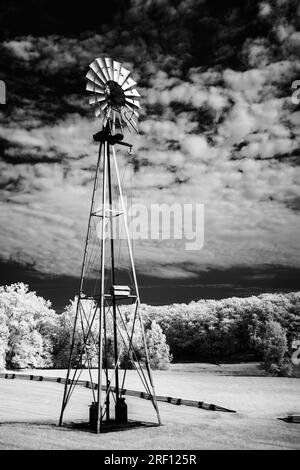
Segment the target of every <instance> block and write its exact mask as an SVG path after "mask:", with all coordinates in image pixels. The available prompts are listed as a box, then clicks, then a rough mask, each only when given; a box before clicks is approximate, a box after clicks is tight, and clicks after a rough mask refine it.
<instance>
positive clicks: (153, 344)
mask: <svg viewBox="0 0 300 470" xmlns="http://www.w3.org/2000/svg"><path fill="white" fill-rule="evenodd" d="M146 344H147V349H148V357H149V363H150V366H151V368H153V369H168V368H169V366H170V362H171V360H172V356H171V354H170V348H169V346H168V344H167V341H166V335H165V334H164V333H163V331H162V329H161V327H160V326H159V325H158V324H157V323H156V321H154V320H153V321H152V322H151V327H150V328H149V329H148V330H147V331H146Z"/></svg>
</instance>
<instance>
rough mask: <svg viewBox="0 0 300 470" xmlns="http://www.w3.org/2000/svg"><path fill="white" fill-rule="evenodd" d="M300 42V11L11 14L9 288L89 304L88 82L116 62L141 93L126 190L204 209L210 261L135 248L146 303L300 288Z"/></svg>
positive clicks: (2, 148)
mask: <svg viewBox="0 0 300 470" xmlns="http://www.w3.org/2000/svg"><path fill="white" fill-rule="evenodd" d="M104 4H105V7H103V5H104ZM299 28H300V8H299V5H298V2H297V1H294V0H257V1H255V0H251V1H250V0H249V1H244V2H240V1H232V0H230V1H229V0H226V1H224V2H219V1H218V2H217V1H214V0H209V1H208V0H203V1H199V0H185V1H183V0H176V1H170V0H164V1H162V0H160V1H158V0H150V1H146V2H145V1H142V0H134V1H133V0H126V1H125V0H124V1H116V0H112V1H109V2H100V1H87V2H84V4H82V3H76V2H75V3H74V2H65V1H56V0H53V1H47V0H40V1H37V0H31V1H30V0H27V1H3V2H1V4H0V57H1V67H0V79H1V80H4V81H5V83H6V88H7V104H6V105H2V106H1V107H0V246H1V252H0V253H1V254H0V259H1V282H2V283H10V282H15V281H24V282H28V283H29V284H30V287H31V288H33V289H34V290H37V291H38V292H39V293H40V294H41V295H45V297H46V298H49V299H50V300H52V301H53V302H54V304H55V305H57V306H58V307H59V308H61V307H62V305H64V304H65V303H66V302H67V301H68V299H69V298H71V297H74V295H75V293H76V288H77V287H76V286H77V284H78V279H77V277H78V275H79V273H80V265H81V260H82V250H83V243H84V238H85V231H86V222H87V214H88V208H89V201H90V197H91V185H92V180H93V176H94V170H95V162H96V157H97V147H96V146H95V145H94V144H93V142H92V135H93V133H94V132H95V131H96V130H98V129H99V126H100V125H101V124H100V121H98V122H97V121H96V120H95V118H94V115H93V111H92V110H91V109H90V108H89V106H88V97H87V96H86V92H85V74H86V72H87V70H88V65H89V63H90V62H91V61H92V60H93V59H94V58H95V57H97V56H108V57H109V56H111V57H113V58H114V59H115V60H119V61H121V62H123V63H124V65H125V66H126V67H127V68H129V69H130V70H132V71H133V72H132V76H133V78H134V79H135V80H136V81H137V82H138V90H139V92H140V94H141V105H142V110H141V113H140V119H139V135H126V139H129V140H130V142H132V143H133V144H134V149H135V155H134V158H129V157H128V156H127V154H126V153H124V152H120V154H119V155H120V157H119V161H120V167H121V173H122V175H123V177H124V188H125V191H126V188H127V190H128V191H130V192H131V195H132V198H133V202H134V203H135V204H141V205H144V206H147V207H148V209H149V207H150V204H151V203H158V204H161V203H166V204H173V203H174V202H176V203H178V204H181V206H183V205H184V204H194V205H195V204H203V205H204V245H203V247H202V248H201V249H199V250H193V251H189V250H187V249H186V247H185V241H184V240H183V241H182V243H181V242H180V241H178V242H176V243H175V242H173V241H172V240H147V241H144V240H143V241H138V240H137V241H135V242H134V254H135V260H136V266H137V271H138V277H139V280H140V284H141V297H142V301H144V302H147V303H152V304H159V303H168V302H175V301H176V302H180V301H183V302H187V301H190V300H192V299H198V298H209V297H213V298H220V297H229V296H231V295H240V296H245V295H249V294H251V293H253V294H256V293H261V292H263V291H267V292H271V291H274V290H279V291H286V290H297V289H299V284H298V283H299V269H300V257H299V253H300V251H299V248H300V247H299V229H300V223H299V207H300V205H299V201H300V192H299V176H300V175H299V163H298V162H299V148H300V146H299V141H300V131H299V129H300V127H299V124H300V109H299V105H297V104H295V103H293V102H292V100H291V93H292V91H291V84H292V82H293V81H294V80H296V79H299V78H300V60H299V57H300V33H299ZM149 230H150V228H149ZM28 266H33V267H34V271H33V272H30V270H28V269H29V268H28ZM120 269H122V265H121V266H120Z"/></svg>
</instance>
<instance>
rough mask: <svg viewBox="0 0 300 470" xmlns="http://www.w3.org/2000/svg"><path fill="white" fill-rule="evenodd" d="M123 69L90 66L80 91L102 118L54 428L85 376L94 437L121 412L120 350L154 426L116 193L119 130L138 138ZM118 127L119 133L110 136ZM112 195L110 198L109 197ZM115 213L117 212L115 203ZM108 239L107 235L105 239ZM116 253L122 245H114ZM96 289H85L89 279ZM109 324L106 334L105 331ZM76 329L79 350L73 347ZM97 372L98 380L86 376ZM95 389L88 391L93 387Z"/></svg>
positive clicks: (132, 95)
mask: <svg viewBox="0 0 300 470" xmlns="http://www.w3.org/2000/svg"><path fill="white" fill-rule="evenodd" d="M129 75H130V72H129V70H127V69H125V68H124V67H123V66H122V64H121V63H119V62H116V61H113V60H112V59H109V58H105V59H102V58H100V59H99V58H98V59H95V60H94V61H93V62H92V63H91V64H90V68H89V71H88V73H87V75H86V77H87V86H86V89H87V90H88V91H89V92H91V93H92V95H91V98H90V100H89V102H90V104H91V105H93V106H94V107H95V115H96V117H100V118H101V119H102V130H101V131H100V132H98V133H97V134H95V135H94V140H95V141H96V142H99V155H98V161H97V166H96V172H95V178H94V186H93V192H92V201H91V207H90V214H89V220H88V229H87V235H86V242H85V249H84V256H83V263H82V270H81V277H80V286H79V292H78V297H77V303H76V313H75V320H74V327H73V335H72V344H71V351H70V357H69V365H68V372H67V377H66V382H65V388H64V395H63V401H62V407H61V414H60V420H59V425H62V423H63V419H64V412H65V409H66V407H67V405H68V403H69V401H70V398H71V396H72V394H73V391H74V389H75V387H76V384H77V382H78V381H79V379H80V376H81V373H82V371H83V370H84V369H87V370H88V372H89V377H90V379H91V382H90V383H91V384H92V386H91V391H92V397H93V410H94V416H95V427H94V429H95V430H96V432H97V433H99V432H100V430H101V427H102V425H103V424H105V423H106V422H111V421H112V420H114V421H118V412H119V411H120V409H121V408H122V406H124V397H123V395H124V392H125V389H124V384H125V379H126V369H124V368H123V369H122V370H121V368H120V357H121V355H122V353H124V351H125V352H126V354H127V357H128V360H129V361H130V363H131V367H133V368H134V369H135V370H136V372H137V374H138V375H139V377H140V379H141V383H142V384H143V386H144V389H145V391H146V393H148V394H149V397H150V400H151V401H152V404H153V407H154V410H155V412H156V415H157V420H158V424H161V422H160V416H159V410H158V406H157V401H156V396H155V388H154V383H153V378H152V373H151V368H150V364H149V355H148V350H147V343H146V335H145V330H144V324H143V318H142V313H141V309H140V296H139V290H138V284H137V278H136V271H135V266H134V260H133V253H132V244H131V240H130V235H129V228H128V222H127V214H126V204H125V202H124V196H123V191H122V184H121V178H120V172H119V167H118V160H117V156H116V150H115V147H116V146H117V145H122V146H126V147H129V148H130V149H131V147H132V146H131V145H130V144H128V143H125V142H123V133H122V129H123V127H125V126H126V127H128V129H129V130H130V131H132V130H133V131H137V126H136V120H135V118H137V117H138V112H137V109H139V108H140V105H139V101H138V99H139V97H140V95H139V93H138V92H137V91H136V89H135V88H134V87H135V86H136V82H135V81H134V80H132V79H131V77H130V76H129ZM116 127H118V128H120V129H121V133H117V134H116V133H115V130H116ZM115 193H116V194H115ZM117 200H118V202H119V206H120V207H118V208H117V207H116V202H117ZM116 217H118V218H122V223H123V227H124V230H125V240H126V245H127V250H128V262H129V266H128V269H129V272H130V277H131V279H132V289H131V290H130V288H129V287H128V286H120V285H118V284H116V282H117V277H118V270H117V268H116V248H117V247H116V239H115V238H116V237H115V233H114V219H115V218H116ZM107 232H109V233H107ZM119 249H120V246H119ZM90 274H92V275H93V276H94V277H95V279H96V280H95V282H94V283H93V284H91V282H89V279H88V276H89V275H90ZM128 304H130V308H131V310H130V311H131V317H130V321H128V318H126V309H125V311H124V305H128ZM109 325H110V329H109ZM138 328H139V332H140V334H141V341H142V345H143V346H142V347H143V350H144V356H145V357H144V360H143V363H142V361H141V358H140V357H139V355H138V353H137V351H136V349H135V346H134V340H135V334H136V331H137V329H138ZM78 330H80V332H81V343H80V347H78V338H77V337H78ZM109 348H110V349H113V357H114V361H113V367H112V368H110V367H109V364H108V362H109V358H108V355H109ZM95 369H96V370H97V380H96V383H93V377H92V374H93V372H94V371H95ZM93 384H94V385H93ZM112 400H113V401H114V402H115V416H114V418H111V403H112Z"/></svg>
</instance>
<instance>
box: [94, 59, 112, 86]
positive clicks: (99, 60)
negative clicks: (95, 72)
mask: <svg viewBox="0 0 300 470" xmlns="http://www.w3.org/2000/svg"><path fill="white" fill-rule="evenodd" d="M96 61H97V63H98V65H99V67H100V69H101V72H102V73H103V75H104V76H105V80H106V82H108V80H110V76H109V74H108V72H107V69H106V63H105V62H104V61H103V59H96Z"/></svg>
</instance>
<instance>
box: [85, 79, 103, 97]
mask: <svg viewBox="0 0 300 470" xmlns="http://www.w3.org/2000/svg"><path fill="white" fill-rule="evenodd" d="M86 90H87V91H92V92H93V93H99V94H100V95H102V94H103V88H100V87H99V86H97V85H95V83H94V82H90V81H89V80H88V82H87V84H86Z"/></svg>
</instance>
